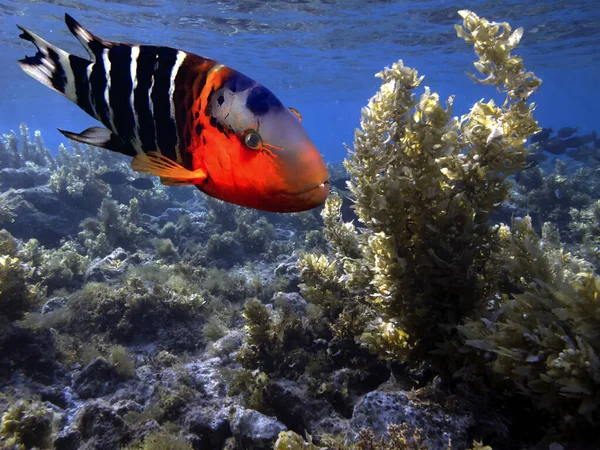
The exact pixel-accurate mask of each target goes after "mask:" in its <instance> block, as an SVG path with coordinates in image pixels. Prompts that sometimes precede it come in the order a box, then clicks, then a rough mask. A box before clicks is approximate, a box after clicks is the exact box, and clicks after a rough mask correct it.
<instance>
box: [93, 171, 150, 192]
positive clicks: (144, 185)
mask: <svg viewBox="0 0 600 450" xmlns="http://www.w3.org/2000/svg"><path fill="white" fill-rule="evenodd" d="M96 178H99V179H100V180H102V181H104V182H105V183H107V184H110V185H111V186H122V185H124V184H128V185H130V186H131V187H134V188H136V189H139V190H148V189H152V188H153V187H154V183H153V182H152V180H150V179H148V178H135V179H133V180H130V179H129V178H127V175H125V174H124V173H123V172H120V171H118V170H109V171H107V172H104V173H102V174H100V175H97V176H96Z"/></svg>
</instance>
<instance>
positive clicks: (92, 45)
mask: <svg viewBox="0 0 600 450" xmlns="http://www.w3.org/2000/svg"><path fill="white" fill-rule="evenodd" d="M65 23H66V24H67V27H68V28H69V31H71V33H73V35H74V36H75V37H76V38H77V39H79V42H81V45H83V46H84V47H85V49H86V50H87V52H88V55H90V58H91V59H92V61H95V60H96V58H97V57H98V56H99V55H101V53H102V50H104V49H105V48H107V47H112V43H110V42H108V41H105V40H102V39H100V38H99V37H98V36H96V35H94V34H93V33H91V32H89V31H88V30H86V29H85V28H83V27H82V26H81V25H80V24H79V22H77V21H76V20H75V19H73V18H72V17H71V16H70V15H68V14H66V13H65Z"/></svg>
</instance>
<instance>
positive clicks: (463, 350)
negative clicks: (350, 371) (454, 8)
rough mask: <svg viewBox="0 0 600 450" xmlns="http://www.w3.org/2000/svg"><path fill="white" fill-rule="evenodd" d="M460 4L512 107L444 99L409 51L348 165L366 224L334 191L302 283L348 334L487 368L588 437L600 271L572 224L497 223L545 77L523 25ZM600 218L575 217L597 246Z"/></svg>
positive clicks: (508, 389) (478, 370)
mask: <svg viewBox="0 0 600 450" xmlns="http://www.w3.org/2000/svg"><path fill="white" fill-rule="evenodd" d="M460 15H461V16H462V18H463V27H460V26H457V27H456V29H457V33H458V35H459V37H461V38H463V39H465V41H467V42H468V43H470V44H472V45H473V46H474V48H475V52H476V53H477V55H478V56H479V61H478V62H476V63H475V67H476V68H477V70H478V71H479V72H480V73H482V74H483V75H485V77H486V78H485V79H483V80H479V79H477V78H476V77H474V76H471V77H472V78H473V79H474V80H475V81H476V82H480V83H483V84H489V85H493V86H495V87H496V88H498V90H500V91H501V92H503V93H504V94H505V95H506V98H505V101H504V103H503V104H502V106H496V105H495V103H494V102H493V101H489V102H487V103H484V102H483V101H480V102H477V103H476V104H475V105H474V107H473V108H472V109H471V112H470V113H468V114H466V115H463V116H462V117H461V118H460V119H454V118H452V117H451V103H452V99H450V100H449V101H448V102H447V103H446V107H445V108H444V107H442V105H441V104H440V103H439V99H438V97H437V95H436V94H432V93H431V92H430V91H429V89H428V88H426V89H425V92H424V94H422V95H421V97H420V98H417V97H416V95H415V94H414V92H413V91H414V89H416V88H417V87H418V86H419V84H420V83H421V81H422V78H420V77H418V75H417V73H416V71H414V70H412V69H409V68H407V67H405V66H404V65H403V64H402V63H401V62H399V63H397V64H394V65H393V66H392V68H388V69H385V70H384V71H383V72H381V73H380V74H378V76H379V77H380V78H382V80H383V85H382V87H381V89H380V91H379V92H378V94H377V95H376V96H375V97H373V98H372V99H371V101H370V102H369V105H368V107H367V108H364V109H363V112H362V121H361V125H362V129H361V130H357V131H356V134H355V143H354V149H353V150H352V151H351V155H350V157H349V158H348V159H347V160H346V161H345V165H346V168H347V170H348V172H349V174H350V181H349V183H348V187H349V189H350V191H351V193H352V195H353V196H354V198H355V206H354V211H355V213H356V215H357V217H358V220H359V221H360V222H361V224H362V228H358V227H357V226H355V225H354V224H353V223H351V222H344V220H343V219H342V217H341V214H340V210H341V204H342V202H341V199H340V198H339V196H337V195H335V194H334V195H332V196H330V198H329V199H328V201H327V203H326V205H325V209H324V210H323V217H324V220H325V237H326V239H327V240H328V241H329V243H330V245H331V251H330V252H329V254H327V255H318V254H307V255H305V256H304V257H302V258H301V259H300V262H299V264H300V269H301V276H302V278H303V281H304V285H303V286H302V291H303V293H304V295H305V296H306V298H307V299H309V300H310V301H311V302H313V303H315V304H316V305H317V306H318V307H319V308H321V310H322V311H323V315H324V317H325V318H326V320H327V321H328V322H329V325H330V328H331V330H332V332H333V335H334V337H335V338H340V337H343V338H344V339H346V341H351V340H352V339H354V340H356V342H358V343H359V344H361V345H362V346H364V347H367V348H368V349H369V350H370V351H371V352H373V353H374V354H376V355H377V356H378V357H380V358H383V359H387V360H391V361H394V362H406V363H408V364H409V365H411V366H413V367H415V366H416V367H421V368H429V369H433V371H434V372H437V373H443V374H447V375H454V376H455V377H468V376H472V375H475V377H476V378H477V379H479V380H485V382H487V383H489V384H488V385H487V389H486V387H485V386H482V388H483V392H486V395H488V396H490V397H494V396H498V397H500V401H502V398H503V396H504V398H505V396H514V395H517V393H523V394H524V395H525V398H526V399H527V400H529V401H531V402H532V403H533V404H534V405H535V406H537V407H538V408H539V409H540V411H544V412H545V413H547V415H544V416H543V417H545V418H548V417H553V418H554V420H555V421H554V422H553V421H545V420H544V419H540V422H539V423H537V426H538V427H540V428H541V429H544V430H546V431H548V430H552V429H553V427H555V425H556V423H557V422H558V423H562V425H567V427H566V428H569V429H570V431H571V432H573V435H574V436H578V437H577V438H576V439H577V440H579V441H581V440H582V437H581V436H582V435H584V434H585V433H583V432H584V431H585V430H587V429H588V428H587V427H588V426H589V425H592V426H594V424H597V423H598V420H599V418H600V417H599V411H600V398H599V397H598V393H599V389H598V387H599V386H600V364H599V361H600V360H599V358H598V354H599V352H600V341H599V340H598V336H599V334H598V330H599V329H600V299H599V295H598V294H599V292H598V290H599V279H598V277H597V276H596V275H594V272H593V270H592V267H591V265H590V264H589V263H586V262H584V261H583V260H580V259H578V258H577V257H574V256H572V255H571V254H569V253H565V252H564V251H563V248H562V245H561V243H560V236H559V233H558V231H557V230H556V228H554V227H552V226H550V225H544V226H543V233H542V237H541V238H540V237H538V235H537V234H536V232H535V231H534V230H533V228H532V225H531V219H530V218H525V219H518V220H515V221H514V222H513V226H512V229H510V228H509V227H507V226H505V225H494V224H492V223H491V222H490V220H489V218H490V214H491V213H492V212H493V211H495V210H497V209H498V208H499V207H500V205H501V204H502V202H504V201H505V200H506V199H507V197H508V191H509V184H508V182H507V180H506V178H507V176H509V175H510V174H512V173H514V172H515V171H517V170H519V169H520V168H522V167H524V162H525V153H526V150H525V142H526V140H527V138H528V137H529V136H530V135H531V134H532V133H533V132H535V131H536V130H537V123H536V122H535V120H534V119H533V116H532V112H533V108H534V105H532V104H529V97H530V96H531V95H532V94H533V93H534V92H535V91H536V90H537V88H538V87H539V86H540V84H541V81H540V80H539V79H538V78H536V77H535V75H534V74H532V73H531V72H527V71H526V70H525V68H524V66H523V63H522V60H521V58H519V57H516V56H513V55H512V54H511V51H512V50H513V49H514V47H515V46H516V45H517V44H518V42H519V40H520V38H521V36H522V30H521V29H517V30H515V31H514V32H513V31H511V28H510V26H509V25H508V24H506V23H502V24H496V23H491V22H488V21H487V20H485V19H480V18H479V17H477V16H476V15H475V14H473V13H471V12H468V11H461V12H460ZM559 171H560V167H559ZM556 176H557V177H563V178H564V174H560V173H557V174H556ZM563 181H564V180H562V179H561V178H559V179H557V180H556V182H559V183H562V182H563ZM594 214H595V213H594V211H593V209H592V210H589V211H586V212H585V213H584V214H583V215H578V214H577V213H574V218H575V219H577V220H578V222H579V223H580V224H579V225H578V226H577V229H578V230H580V232H581V233H582V234H584V236H588V238H587V239H588V243H589V245H588V247H590V248H592V249H593V248H594V245H595V244H594V236H595V227H594V225H595V224H593V225H590V224H586V223H585V222H587V221H588V220H587V219H588V217H589V222H591V223H593V221H594V217H595V216H594ZM584 218H585V220H584ZM592 251H594V250H592ZM488 369H491V371H492V373H493V372H495V373H496V374H498V375H499V376H497V377H495V378H494V377H490V376H489V374H490V373H491V372H490V371H488ZM472 370H474V371H475V372H474V373H473V372H470V371H472ZM469 372H470V375H469ZM482 375H487V376H485V377H482ZM471 379H473V378H471ZM484 384H485V383H484ZM498 387H499V388H498ZM496 388H497V389H496ZM542 422H543V423H542ZM532 426H534V425H533V424H532ZM566 428H563V430H565V429H566Z"/></svg>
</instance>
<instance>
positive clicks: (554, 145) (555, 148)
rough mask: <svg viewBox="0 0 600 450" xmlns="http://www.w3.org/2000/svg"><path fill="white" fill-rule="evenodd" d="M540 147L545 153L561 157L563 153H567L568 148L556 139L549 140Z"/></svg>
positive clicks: (564, 143) (565, 143)
mask: <svg viewBox="0 0 600 450" xmlns="http://www.w3.org/2000/svg"><path fill="white" fill-rule="evenodd" d="M570 139H572V138H570ZM540 145H541V147H542V148H543V149H544V150H545V151H547V152H548V153H552V154H553V155H562V154H563V153H564V152H566V151H567V147H568V144H567V142H565V141H563V140H562V139H559V138H556V137H555V138H552V139H550V140H549V141H546V142H543V143H541V144H540Z"/></svg>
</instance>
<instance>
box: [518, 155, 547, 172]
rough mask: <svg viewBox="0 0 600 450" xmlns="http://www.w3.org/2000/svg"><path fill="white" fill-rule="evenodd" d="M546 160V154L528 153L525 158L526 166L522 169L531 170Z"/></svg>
mask: <svg viewBox="0 0 600 450" xmlns="http://www.w3.org/2000/svg"><path fill="white" fill-rule="evenodd" d="M547 159H548V156H546V154H545V153H544V152H542V151H540V152H535V153H529V154H527V155H526V156H525V163H526V165H525V167H524V169H531V168H533V167H536V166H537V165H538V164H540V163H543V162H544V161H546V160H547Z"/></svg>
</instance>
